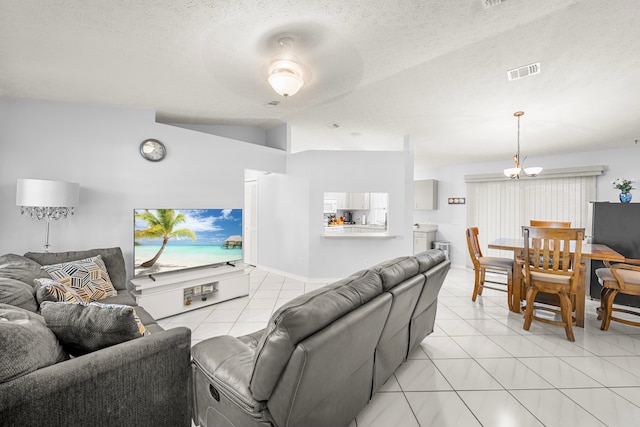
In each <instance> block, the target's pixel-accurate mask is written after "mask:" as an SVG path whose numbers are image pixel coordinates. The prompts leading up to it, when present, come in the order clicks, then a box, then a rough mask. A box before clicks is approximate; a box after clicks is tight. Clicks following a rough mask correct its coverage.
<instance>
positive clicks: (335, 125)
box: [327, 123, 340, 129]
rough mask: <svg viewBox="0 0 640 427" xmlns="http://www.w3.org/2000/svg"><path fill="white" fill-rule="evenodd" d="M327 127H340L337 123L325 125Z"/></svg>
mask: <svg viewBox="0 0 640 427" xmlns="http://www.w3.org/2000/svg"><path fill="white" fill-rule="evenodd" d="M327 127H328V128H329V129H338V128H339V127H340V125H339V124H338V123H331V124H330V125H327Z"/></svg>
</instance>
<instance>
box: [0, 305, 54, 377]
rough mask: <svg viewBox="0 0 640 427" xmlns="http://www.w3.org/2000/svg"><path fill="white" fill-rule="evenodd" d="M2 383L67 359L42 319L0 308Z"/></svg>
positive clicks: (5, 306)
mask: <svg viewBox="0 0 640 427" xmlns="http://www.w3.org/2000/svg"><path fill="white" fill-rule="evenodd" d="M0 354H2V357H0V383H4V382H7V381H11V380H13V379H16V378H19V377H21V376H23V375H26V374H28V373H30V372H33V371H36V370H38V369H40V368H44V367H45V366H49V365H53V364H55V363H58V362H61V361H63V360H65V359H67V354H66V353H65V351H64V349H63V348H62V346H61V345H60V343H59V342H58V339H57V338H56V336H55V335H54V334H53V332H51V330H50V329H49V328H47V325H46V324H45V322H44V319H43V318H42V316H40V315H38V314H36V313H32V312H30V311H27V310H24V309H22V308H19V307H14V306H11V305H8V304H0Z"/></svg>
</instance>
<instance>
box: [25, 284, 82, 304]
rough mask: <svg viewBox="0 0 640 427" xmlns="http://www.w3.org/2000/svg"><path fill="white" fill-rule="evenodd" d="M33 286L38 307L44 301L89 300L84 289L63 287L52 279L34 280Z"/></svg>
mask: <svg viewBox="0 0 640 427" xmlns="http://www.w3.org/2000/svg"><path fill="white" fill-rule="evenodd" d="M33 284H34V286H35V288H36V289H35V293H36V300H37V301H38V305H40V304H42V303H43V302H44V301H52V302H64V301H69V302H80V301H84V302H88V301H89V300H90V298H89V295H88V294H87V292H86V291H85V290H84V288H80V289H76V288H72V287H71V286H65V285H63V284H62V283H60V282H56V281H55V280H53V279H35V280H34V281H33Z"/></svg>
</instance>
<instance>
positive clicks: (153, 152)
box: [140, 139, 167, 162]
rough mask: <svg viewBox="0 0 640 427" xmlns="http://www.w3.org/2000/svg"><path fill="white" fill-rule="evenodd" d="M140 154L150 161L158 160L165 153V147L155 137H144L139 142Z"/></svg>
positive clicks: (163, 156) (162, 157)
mask: <svg viewBox="0 0 640 427" xmlns="http://www.w3.org/2000/svg"><path fill="white" fill-rule="evenodd" d="M140 154H141V155H142V157H144V158H145V159H147V160H149V161H151V162H159V161H160V160H162V159H164V158H165V156H166V155H167V148H166V147H165V146H164V144H163V143H162V142H160V141H158V140H157V139H145V140H144V141H142V142H141V143H140Z"/></svg>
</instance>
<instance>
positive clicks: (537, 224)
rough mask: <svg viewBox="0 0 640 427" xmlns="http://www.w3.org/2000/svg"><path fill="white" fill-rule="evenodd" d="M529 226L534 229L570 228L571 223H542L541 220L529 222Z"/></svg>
mask: <svg viewBox="0 0 640 427" xmlns="http://www.w3.org/2000/svg"><path fill="white" fill-rule="evenodd" d="M529 225H530V226H532V227H545V228H570V227H571V221H542V220H539V219H532V220H530V221H529Z"/></svg>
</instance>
